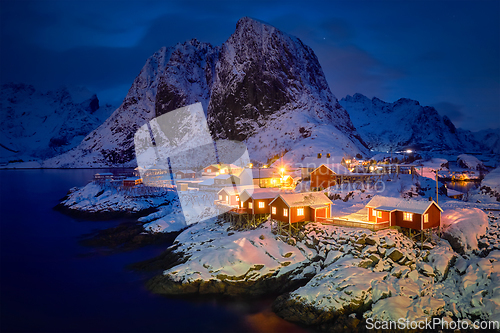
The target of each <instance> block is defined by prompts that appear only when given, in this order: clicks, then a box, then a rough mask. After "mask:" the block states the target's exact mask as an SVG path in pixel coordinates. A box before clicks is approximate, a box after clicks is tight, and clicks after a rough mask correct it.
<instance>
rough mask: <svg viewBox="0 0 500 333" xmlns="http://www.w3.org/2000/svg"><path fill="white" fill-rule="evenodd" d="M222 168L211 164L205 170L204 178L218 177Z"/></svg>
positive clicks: (203, 172)
mask: <svg viewBox="0 0 500 333" xmlns="http://www.w3.org/2000/svg"><path fill="white" fill-rule="evenodd" d="M220 168H221V166H220V165H219V164H210V165H209V166H207V167H205V168H203V171H202V173H201V174H202V175H203V176H217V175H219V172H220Z"/></svg>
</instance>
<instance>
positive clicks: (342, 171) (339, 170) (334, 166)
mask: <svg viewBox="0 0 500 333" xmlns="http://www.w3.org/2000/svg"><path fill="white" fill-rule="evenodd" d="M322 165H324V166H325V167H327V168H328V169H330V170H331V171H332V172H333V173H335V174H337V175H347V174H350V173H351V171H349V169H347V168H346V167H345V166H343V165H342V164H340V163H330V164H322ZM320 167H321V165H320V166H319V167H317V168H316V169H314V170H313V172H314V171H316V170H317V169H319V168H320Z"/></svg>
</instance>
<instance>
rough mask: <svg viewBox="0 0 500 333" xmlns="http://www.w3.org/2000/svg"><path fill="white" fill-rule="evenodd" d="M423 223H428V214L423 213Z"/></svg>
mask: <svg viewBox="0 0 500 333" xmlns="http://www.w3.org/2000/svg"><path fill="white" fill-rule="evenodd" d="M424 223H429V214H424Z"/></svg>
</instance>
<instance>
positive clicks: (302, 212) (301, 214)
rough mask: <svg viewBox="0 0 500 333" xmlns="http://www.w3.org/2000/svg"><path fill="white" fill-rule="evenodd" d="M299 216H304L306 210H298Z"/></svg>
mask: <svg viewBox="0 0 500 333" xmlns="http://www.w3.org/2000/svg"><path fill="white" fill-rule="evenodd" d="M297 216H304V208H297Z"/></svg>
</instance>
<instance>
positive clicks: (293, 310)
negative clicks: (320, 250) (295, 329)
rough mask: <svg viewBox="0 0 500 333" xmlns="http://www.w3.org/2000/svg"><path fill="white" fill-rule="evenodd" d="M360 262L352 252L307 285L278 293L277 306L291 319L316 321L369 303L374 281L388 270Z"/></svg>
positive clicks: (308, 321) (351, 310)
mask: <svg viewBox="0 0 500 333" xmlns="http://www.w3.org/2000/svg"><path fill="white" fill-rule="evenodd" d="M360 262H361V260H360V259H354V258H353V257H352V256H346V257H344V258H342V259H340V260H338V261H337V262H335V263H334V264H333V265H330V266H329V267H328V268H326V269H324V270H323V271H321V272H320V273H319V274H317V275H316V276H315V277H314V278H312V279H311V280H310V281H309V282H308V283H307V284H306V285H305V286H304V287H301V288H299V289H297V290H295V291H293V292H291V293H289V294H286V295H285V296H281V297H278V299H277V300H276V301H275V302H274V304H273V310H274V311H275V312H276V313H277V314H278V315H279V316H281V317H283V318H285V319H287V320H290V321H298V322H301V323H304V324H307V325H314V324H319V323H323V322H325V321H328V320H331V319H333V318H335V317H337V316H339V315H343V314H346V315H347V314H349V313H351V312H355V311H358V310H360V309H362V308H363V307H366V306H367V305H368V304H369V303H370V302H371V297H372V293H371V292H370V291H371V289H372V285H373V284H374V283H375V282H376V281H382V280H383V279H384V277H386V276H387V273H384V272H382V273H380V272H378V273H377V272H372V271H371V270H368V269H366V268H361V267H358V266H359V264H360Z"/></svg>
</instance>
